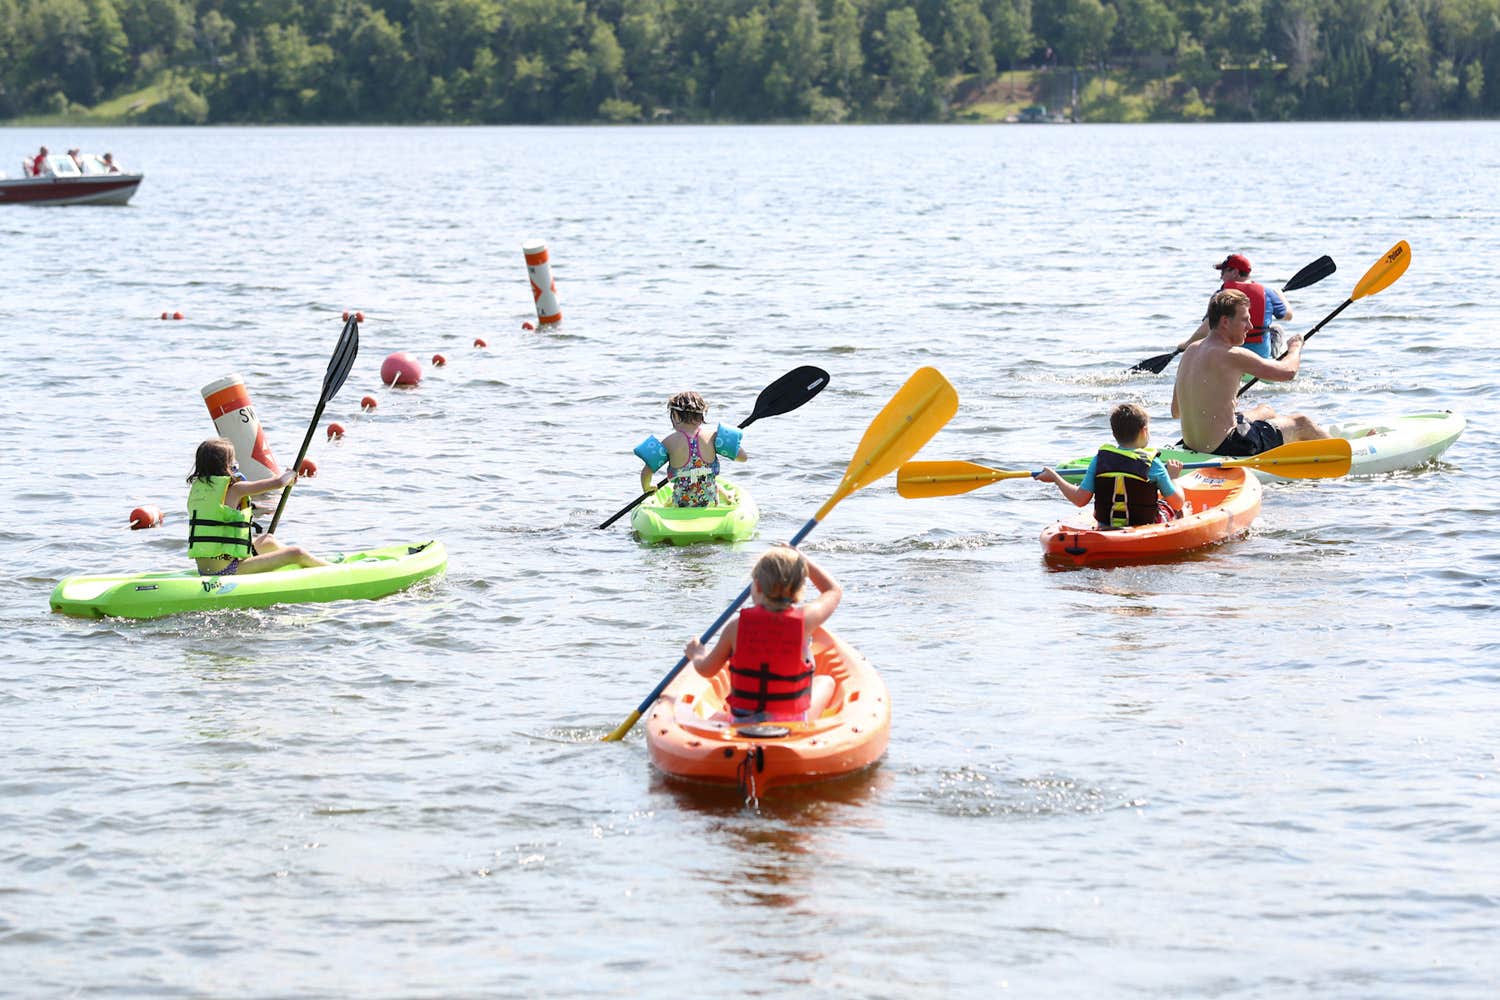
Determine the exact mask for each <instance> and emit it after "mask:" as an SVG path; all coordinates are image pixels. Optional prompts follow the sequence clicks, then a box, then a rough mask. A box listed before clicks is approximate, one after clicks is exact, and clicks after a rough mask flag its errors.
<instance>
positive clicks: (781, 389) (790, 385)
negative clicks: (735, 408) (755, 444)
mask: <svg viewBox="0 0 1500 1000" xmlns="http://www.w3.org/2000/svg"><path fill="white" fill-rule="evenodd" d="M826 388H828V373H827V372H825V371H824V370H823V369H821V368H818V367H815V366H813V365H803V366H802V367H801V368H794V369H792V370H791V371H789V372H787V373H786V374H785V375H783V376H781V378H779V379H777V380H776V381H774V382H772V383H771V384H770V385H768V386H766V387H765V388H764V389H762V390H761V393H760V395H759V396H757V397H755V409H753V410H751V411H750V416H748V417H746V418H745V422H744V423H742V424H740V426H741V427H749V426H750V425H751V424H753V423H754V422H755V421H757V420H759V419H760V418H761V417H775V416H779V415H780V414H783V413H790V412H792V411H793V410H795V409H796V408H797V407H799V406H801V405H802V404H803V403H806V402H807V401H808V400H810V399H812V398H813V397H814V396H816V395H817V394H818V393H820V392H822V391H823V390H824V389H826Z"/></svg>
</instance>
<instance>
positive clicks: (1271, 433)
mask: <svg viewBox="0 0 1500 1000" xmlns="http://www.w3.org/2000/svg"><path fill="white" fill-rule="evenodd" d="M1284 443H1285V442H1284V441H1283V440H1282V437H1281V431H1280V429H1278V428H1277V427H1276V425H1274V424H1272V423H1270V422H1269V421H1265V420H1246V419H1245V415H1244V414H1243V413H1235V415H1234V430H1232V431H1230V432H1229V436H1228V437H1226V438H1225V439H1224V440H1222V441H1220V442H1219V446H1218V447H1217V448H1215V449H1214V450H1213V453H1214V454H1215V455H1225V456H1227V457H1229V458H1249V457H1250V456H1251V455H1259V454H1260V453H1261V452H1263V451H1270V450H1271V449H1272V448H1280V447H1281V446H1282V444H1284Z"/></svg>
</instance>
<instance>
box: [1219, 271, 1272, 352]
mask: <svg viewBox="0 0 1500 1000" xmlns="http://www.w3.org/2000/svg"><path fill="white" fill-rule="evenodd" d="M1226 288H1233V289H1235V290H1236V291H1240V292H1244V293H1245V294H1246V295H1247V296H1249V297H1250V332H1249V333H1247V334H1245V343H1247V344H1259V343H1260V342H1261V341H1263V340H1265V339H1266V334H1267V333H1268V332H1269V331H1270V328H1271V325H1270V323H1269V322H1267V321H1266V286H1265V285H1262V284H1258V283H1257V282H1254V281H1226V282H1224V284H1222V285H1220V286H1219V290H1220V291H1223V290H1224V289H1226ZM1257 353H1258V352H1257Z"/></svg>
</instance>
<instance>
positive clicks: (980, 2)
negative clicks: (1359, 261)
mask: <svg viewBox="0 0 1500 1000" xmlns="http://www.w3.org/2000/svg"><path fill="white" fill-rule="evenodd" d="M1497 42H1500V0H0V119H6V120H10V121H12V122H22V123H25V122H33V123H49V122H50V123H62V122H69V123H80V124H83V123H98V124H105V123H110V124H113V123H141V124H210V123H272V122H284V123H318V122H449V123H474V124H542V123H589V122H641V121H646V122H651V121H673V122H802V121H808V122H846V121H847V122H945V121H1001V120H1006V119H1012V120H1014V119H1016V118H1017V117H1019V118H1021V120H1032V119H1036V118H1038V117H1041V115H1040V112H1039V110H1038V109H1037V108H1036V106H1037V105H1045V106H1046V107H1047V109H1048V110H1049V111H1050V112H1052V113H1053V117H1055V115H1056V113H1057V112H1059V111H1064V110H1065V111H1066V113H1067V115H1068V116H1069V117H1071V118H1072V119H1074V120H1079V121H1109V122H1115V121H1202V120H1217V121H1287V120H1298V119H1330V118H1336V119H1381V118H1386V119H1414V118H1457V117H1493V116H1495V115H1496V113H1497V112H1500V44H1497ZM1023 109H1029V110H1027V111H1026V113H1024V114H1023Z"/></svg>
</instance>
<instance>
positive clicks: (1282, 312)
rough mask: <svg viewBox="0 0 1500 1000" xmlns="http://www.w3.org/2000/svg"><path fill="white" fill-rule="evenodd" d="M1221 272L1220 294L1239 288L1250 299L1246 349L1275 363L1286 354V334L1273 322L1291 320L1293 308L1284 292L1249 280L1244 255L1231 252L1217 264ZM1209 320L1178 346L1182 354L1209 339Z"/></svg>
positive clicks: (1205, 319)
mask: <svg viewBox="0 0 1500 1000" xmlns="http://www.w3.org/2000/svg"><path fill="white" fill-rule="evenodd" d="M1214 269H1215V270H1217V271H1218V272H1219V289H1218V290H1219V291H1221V292H1222V291H1224V290H1225V289H1226V288H1236V289H1239V290H1240V291H1242V292H1244V293H1245V295H1246V296H1247V297H1248V298H1249V299H1250V332H1249V333H1247V334H1246V335H1245V347H1246V349H1248V350H1251V351H1254V352H1255V353H1256V354H1259V355H1260V356H1261V357H1263V358H1269V359H1271V360H1272V361H1274V360H1276V359H1277V358H1279V357H1281V356H1282V355H1283V354H1285V353H1286V331H1285V330H1283V329H1282V328H1281V327H1280V326H1279V325H1278V324H1276V323H1275V322H1274V320H1278V319H1291V318H1292V307H1291V306H1289V305H1287V303H1286V300H1285V299H1283V298H1282V297H1281V293H1280V292H1278V291H1277V290H1276V289H1274V288H1267V287H1266V286H1265V285H1262V284H1261V283H1260V282H1258V281H1251V280H1250V260H1249V258H1248V257H1246V256H1245V255H1244V254H1238V253H1232V254H1230V255H1229V256H1228V257H1225V258H1224V259H1223V260H1221V261H1219V263H1217V264H1215V265H1214ZM1208 327H1209V322H1208V317H1207V315H1205V316H1204V317H1203V322H1201V323H1199V324H1198V329H1196V330H1194V331H1193V335H1192V336H1191V337H1189V338H1188V339H1187V340H1184V341H1183V342H1182V343H1181V344H1179V345H1177V350H1178V351H1179V352H1181V351H1185V350H1187V348H1188V345H1190V344H1195V343H1197V342H1198V341H1200V340H1202V339H1203V338H1204V337H1206V336H1208Z"/></svg>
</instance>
